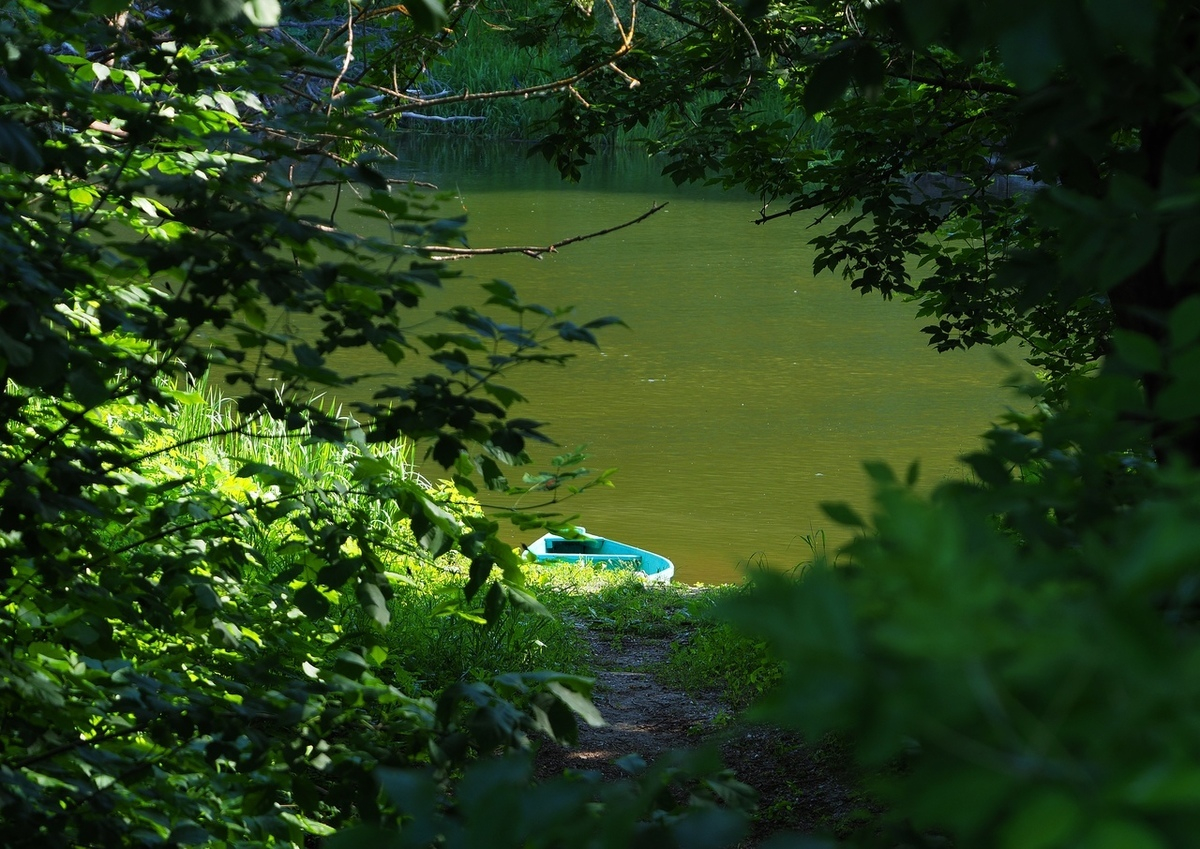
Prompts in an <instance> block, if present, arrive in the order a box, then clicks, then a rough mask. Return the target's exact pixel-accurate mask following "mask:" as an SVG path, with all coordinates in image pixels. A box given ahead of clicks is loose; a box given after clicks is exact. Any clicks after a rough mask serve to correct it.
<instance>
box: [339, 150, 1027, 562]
mask: <svg viewBox="0 0 1200 849" xmlns="http://www.w3.org/2000/svg"><path fill="white" fill-rule="evenodd" d="M399 156H400V158H401V162H402V165H401V167H400V173H402V174H409V173H411V174H413V175H414V176H416V177H417V178H419V179H424V180H430V181H432V182H435V183H437V184H438V185H439V186H441V187H442V188H444V189H450V190H453V191H454V192H455V193H456V200H455V201H454V202H453V203H452V204H450V205H449V207H448V208H447V209H446V210H445V212H446V213H447V214H456V213H457V210H456V209H454V208H450V207H453V206H454V205H455V204H457V205H459V206H461V207H462V209H463V210H465V212H466V213H467V215H468V216H469V223H468V233H469V236H470V240H471V244H472V246H475V247H484V246H495V245H504V244H547V243H549V242H553V241H557V240H560V239H563V238H566V237H569V236H575V235H579V234H582V233H588V232H592V231H595V230H599V229H602V228H605V227H610V226H612V225H614V224H617V223H620V222H622V221H626V220H629V219H631V218H634V217H636V216H637V215H640V214H641V213H643V212H645V211H646V210H647V209H649V208H650V206H651V205H652V204H653V203H656V202H663V201H666V202H668V203H669V206H668V207H667V209H665V210H664V211H662V212H660V213H658V214H656V215H654V216H652V217H651V218H649V219H648V220H646V221H645V222H643V223H641V224H638V225H636V226H634V227H631V228H628V229H625V230H621V231H620V232H618V233H614V234H612V235H609V236H606V237H604V238H601V239H597V240H593V241H587V242H583V243H579V244H575V245H572V246H570V247H568V248H565V249H564V250H563V251H561V252H560V253H556V254H553V255H550V256H547V257H546V258H545V259H543V260H540V261H533V260H531V259H529V258H527V257H523V256H515V257H514V256H510V257H499V258H476V259H472V260H469V261H466V262H463V263H462V264H460V265H459V269H460V270H461V271H463V272H464V276H463V278H462V279H460V280H458V281H455V282H453V283H452V285H451V289H452V291H450V292H448V293H447V295H446V296H447V297H448V298H451V299H453V300H454V301H455V302H459V301H462V300H463V299H464V298H471V299H472V300H475V301H476V302H477V301H478V300H481V298H479V297H478V296H477V295H476V292H477V291H478V290H477V286H478V283H480V282H484V281H486V280H489V279H492V278H494V277H500V278H503V279H506V280H509V281H511V282H513V283H514V284H515V285H516V286H517V287H518V290H519V292H520V293H521V296H522V298H523V300H526V301H534V302H538V303H546V304H554V305H558V304H574V305H576V307H577V310H578V313H579V315H580V316H581V317H584V318H590V317H596V316H601V315H609V314H615V315H619V316H621V317H622V318H623V319H624V320H625V321H626V322H627V323H628V324H629V326H630V329H628V330H626V329H624V328H620V327H617V328H610V329H607V330H605V331H604V332H603V335H602V337H601V343H602V350H601V351H595V350H592V349H584V348H582V347H577V348H576V349H575V350H576V352H577V353H578V354H579V356H578V357H577V359H576V360H574V361H573V362H572V363H571V364H570V365H569V366H568V367H567V368H565V369H553V368H531V369H529V370H528V371H527V372H526V373H524V374H522V375H520V376H519V377H517V378H515V379H514V381H512V382H513V384H514V385H515V386H516V388H518V389H520V390H521V391H522V392H523V393H524V394H525V395H526V396H527V397H528V398H529V399H530V400H531V402H532V406H531V407H530V408H529V410H528V411H527V412H526V411H521V412H520V413H519V415H526V416H530V417H533V418H537V419H539V420H542V421H546V422H549V423H550V425H549V427H548V432H549V433H550V435H551V436H553V437H554V438H555V439H557V440H558V441H559V442H560V443H561V444H562V445H565V446H568V447H573V446H575V445H578V444H583V443H586V444H587V445H588V446H589V452H590V453H591V454H592V455H593V460H594V465H596V466H597V467H600V468H606V467H612V466H616V467H618V468H619V469H620V472H619V474H618V475H617V477H616V483H617V486H616V488H615V489H602V490H593V491H592V492H589V493H588V494H587V495H585V496H584V497H582V498H581V499H577V500H576V501H573V502H568V503H567V504H565V505H563V508H564V510H567V511H568V512H580V513H582V514H583V515H582V519H581V522H582V523H583V524H585V525H586V526H587V527H588V528H589V530H592V531H594V532H597V533H601V534H604V535H607V536H612V537H613V538H616V539H620V540H622V541H626V542H630V543H633V544H635V545H639V546H641V547H644V548H649V549H651V550H653V551H657V552H659V553H661V554H664V555H666V556H667V557H670V558H671V559H672V560H674V561H675V564H676V569H677V577H678V579H679V580H682V581H686V582H698V581H703V582H718V581H729V580H736V579H737V578H738V576H739V574H740V572H739V568H740V566H739V565H740V564H745V563H746V562H747V561H749V560H751V559H761V560H762V561H765V562H766V563H768V564H769V565H770V566H772V567H777V568H787V567H791V566H793V565H795V564H797V563H799V562H801V561H803V560H804V559H805V558H806V557H807V556H808V554H809V552H808V549H807V547H806V545H805V543H804V541H803V537H804V536H805V535H809V534H812V533H813V532H815V531H818V530H825V531H826V532H827V533H828V534H829V537H830V540H831V543H833V542H840V541H844V540H845V539H846V535H845V533H844V532H842V531H840V530H839V529H837V528H835V527H834V526H833V524H832V522H830V521H829V520H828V519H826V518H825V517H824V515H823V513H822V512H821V511H820V509H819V507H818V504H819V503H820V502H822V501H841V500H844V501H849V502H850V503H852V504H854V505H856V506H857V507H859V508H860V509H863V510H866V509H868V508H869V487H868V485H867V482H866V479H865V475H864V473H863V471H862V467H861V462H862V461H863V460H868V459H883V460H886V461H888V462H890V463H892V464H893V465H894V466H897V467H899V468H904V467H907V465H908V464H909V463H910V462H912V461H913V460H919V461H920V464H921V469H922V480H923V481H924V482H925V483H926V484H932V483H936V482H937V481H939V480H942V479H944V478H946V477H955V476H961V475H963V474H964V472H963V471H962V470H961V468H960V467H959V466H958V465H956V464H955V462H954V458H955V457H956V456H958V455H960V454H962V453H963V452H964V451H968V450H970V449H972V448H974V447H975V446H976V445H977V440H978V435H979V434H980V433H982V432H983V431H984V430H985V429H986V427H987V425H988V423H989V422H990V421H991V420H992V419H993V418H994V417H995V416H996V415H997V414H998V413H999V412H1000V411H1002V410H1003V408H1004V406H1005V404H1006V403H1007V402H1009V401H1010V400H1011V399H1010V396H1009V395H1008V394H1007V393H1006V391H1005V390H1003V389H1001V388H1000V383H1001V381H1002V380H1003V378H1004V377H1005V375H1006V374H1007V368H1006V367H1003V366H1001V365H1000V364H998V363H996V362H995V361H993V359H992V358H991V356H990V355H989V354H988V353H987V352H968V354H966V355H963V354H961V353H960V354H953V355H951V354H946V355H938V354H937V353H935V352H934V351H932V350H931V349H929V348H928V347H927V346H926V344H925V340H924V337H923V336H922V335H921V334H920V333H919V332H918V329H919V327H920V326H921V322H920V321H919V320H917V319H915V318H914V313H915V309H914V307H913V306H912V305H911V304H905V303H901V302H891V303H889V302H884V301H882V300H881V299H879V298H877V297H875V296H868V297H861V296H859V295H857V294H855V293H853V292H851V291H850V290H849V287H848V286H847V285H846V284H845V283H844V282H842V281H840V280H839V279H835V278H834V277H833V276H832V275H823V276H822V277H821V278H814V277H813V274H812V271H811V269H812V250H811V248H810V247H809V245H808V244H807V239H808V238H809V237H810V236H811V234H812V231H811V230H810V229H807V228H806V226H805V224H806V222H804V221H800V220H781V221H777V222H774V223H772V224H770V225H767V226H756V225H755V224H753V223H752V221H753V218H754V215H755V212H756V211H757V204H756V203H755V201H754V199H753V198H751V197H747V196H745V195H742V194H733V193H721V192H719V191H716V190H711V189H698V188H684V189H679V188H676V187H674V186H673V185H672V184H671V182H670V181H669V180H665V179H663V178H662V177H660V176H658V175H657V169H656V168H655V166H654V165H653V163H650V162H648V161H647V160H645V159H644V158H641V157H637V156H627V157H612V158H606V159H603V160H602V161H600V162H598V163H596V165H595V166H594V167H593V168H592V169H591V170H588V171H585V174H584V180H583V182H582V183H581V184H579V185H568V184H564V183H562V182H560V181H559V180H558V178H557V176H556V175H555V174H554V173H553V169H552V168H550V167H549V166H548V165H546V163H544V162H543V161H541V160H540V159H537V160H529V159H526V158H525V156H524V150H522V149H521V148H513V147H507V146H491V147H484V148H477V149H475V150H470V149H465V148H462V147H450V146H447V145H445V144H444V143H443V144H439V145H438V146H437V147H436V148H432V149H424V148H422V149H418V150H400V151H399ZM378 367H379V364H378V363H377V362H372V363H371V364H369V365H368V364H363V365H362V367H361V368H362V370H363V371H368V370H377V369H378ZM550 453H553V452H546V455H545V456H549V455H550ZM542 459H543V460H544V459H545V457H543V458H542ZM425 471H426V473H427V474H434V475H435V474H436V472H437V469H436V467H434V468H427V469H426V470H425ZM512 541H513V542H514V544H515V543H516V542H519V541H523V540H522V538H521V536H520V535H519V534H517V533H516V532H514V533H513V535H512Z"/></svg>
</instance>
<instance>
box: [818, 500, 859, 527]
mask: <svg viewBox="0 0 1200 849" xmlns="http://www.w3.org/2000/svg"><path fill="white" fill-rule="evenodd" d="M820 507H821V510H822V511H823V512H824V513H825V515H826V516H828V517H829V518H830V519H833V521H835V522H837V523H838V524H839V525H849V526H850V527H855V528H865V527H866V526H867V523H866V522H864V521H863V519H862V517H861V516H859V515H858V513H856V512H855V510H854V508H853V507H851V506H850V505H849V504H846V503H845V502H842V501H822V502H821V504H820Z"/></svg>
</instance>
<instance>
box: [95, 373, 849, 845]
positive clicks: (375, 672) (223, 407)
mask: <svg viewBox="0 0 1200 849" xmlns="http://www.w3.org/2000/svg"><path fill="white" fill-rule="evenodd" d="M172 395H173V397H174V398H175V400H176V401H177V403H179V405H180V406H179V408H178V410H177V411H176V412H175V413H174V414H173V415H171V416H169V417H168V416H167V415H166V412H165V411H161V410H159V411H155V410H152V409H151V410H146V409H141V410H137V411H134V410H117V409H111V410H108V411H107V415H109V416H111V417H112V420H113V421H114V422H116V421H118V420H119V421H121V422H123V426H124V427H125V428H126V429H127V430H128V432H130V433H139V434H140V435H141V439H142V443H143V447H144V449H145V455H146V457H147V458H148V459H147V460H146V461H145V463H144V464H143V468H142V469H141V474H142V475H143V476H144V477H145V478H146V479H148V480H152V481H154V482H155V485H156V486H170V487H183V488H187V489H190V490H193V491H194V492H195V493H196V497H197V499H199V498H200V497H201V494H202V493H206V492H212V493H220V494H221V495H222V496H223V497H225V498H226V499H227V500H228V502H229V503H233V504H236V505H240V511H239V510H234V511H231V512H228V514H227V515H225V516H224V517H222V518H214V519H213V520H212V521H213V526H212V533H211V534H209V535H208V536H209V537H210V538H211V539H212V540H214V541H215V540H218V539H221V538H223V537H226V536H229V537H235V538H237V539H240V540H241V542H242V543H243V544H244V545H245V546H246V548H247V551H252V552H255V555H254V556H253V557H251V558H248V559H247V565H246V568H245V570H244V571H243V574H242V581H243V585H242V586H241V587H240V588H238V589H237V590H236V592H235V591H234V590H233V589H232V588H231V589H230V597H231V598H235V597H241V598H242V599H246V600H248V601H250V602H252V603H254V604H259V605H262V606H263V609H264V615H263V616H262V623H261V626H256V627H258V628H260V629H261V631H262V632H263V633H264V634H265V633H267V632H268V631H269V630H270V629H272V628H278V627H279V622H280V620H279V617H278V616H277V615H275V614H273V613H271V612H270V610H269V608H270V607H271V606H272V605H275V604H276V603H277V602H279V601H283V600H284V598H286V590H285V595H284V596H282V597H281V596H279V595H278V593H279V590H280V587H281V586H283V587H286V586H288V583H287V576H288V575H289V574H294V573H295V570H296V569H297V564H298V563H303V560H304V555H305V552H303V551H299V550H297V547H296V545H295V538H296V536H297V535H296V534H294V533H293V532H294V530H295V526H296V524H297V523H300V522H303V521H304V518H303V514H300V515H298V516H295V517H293V518H291V519H288V520H286V521H275V522H270V523H262V522H259V521H256V511H258V510H260V509H262V508H263V506H264V505H269V504H273V503H277V502H278V501H279V500H280V499H286V498H288V497H294V496H295V495H296V493H297V492H299V491H300V490H302V489H303V490H307V491H311V492H323V493H326V494H327V495H326V496H325V497H327V498H328V499H330V500H331V501H336V502H337V507H336V510H335V512H334V515H340V516H342V517H343V519H344V521H346V522H347V523H353V522H369V523H372V524H373V525H374V526H375V527H376V528H377V529H385V530H386V537H387V539H388V540H389V545H388V546H387V547H380V548H379V550H378V551H376V552H375V554H376V556H378V557H380V558H381V559H382V561H383V562H384V563H385V564H386V573H387V576H388V579H389V582H390V584H391V593H390V596H391V597H390V598H389V600H388V602H387V608H388V617H387V621H386V624H385V625H384V626H383V627H380V620H379V619H378V617H376V616H373V615H371V614H370V612H369V611H368V610H366V609H364V606H363V605H362V603H361V599H359V598H355V597H354V596H352V595H342V594H339V593H337V592H329V593H326V594H325V595H324V596H323V597H324V599H325V602H327V604H328V606H329V612H328V615H327V616H326V619H325V623H324V625H322V626H320V627H313V628H308V627H306V626H305V625H304V621H303V620H302V619H297V618H292V619H291V622H292V623H293V624H292V625H290V626H289V627H290V628H291V629H292V630H293V631H294V635H295V636H296V637H297V639H296V641H295V642H294V643H293V648H292V652H293V653H295V652H296V651H297V650H299V651H300V652H301V654H300V656H299V657H293V658H286V657H281V658H280V661H279V662H292V661H300V660H303V662H304V663H305V664H308V665H309V666H310V667H311V668H313V669H319V668H324V667H331V668H334V669H337V668H339V664H342V665H343V666H344V664H345V663H346V657H347V651H348V650H349V651H350V652H351V654H352V656H354V657H358V658H361V662H362V663H363V664H365V665H366V666H367V667H369V672H368V673H367V675H368V676H369V678H370V680H374V681H377V682H378V683H379V684H382V685H386V686H388V687H391V688H395V690H396V691H397V692H399V693H402V694H403V696H404V698H405V699H406V700H411V701H410V702H406V703H407V704H412V705H425V706H426V709H429V710H432V708H433V705H434V704H435V703H437V702H438V701H439V699H440V698H441V694H443V693H445V692H446V691H447V690H448V688H453V687H455V686H456V685H459V684H460V683H463V682H486V681H497V680H501V679H503V677H504V676H505V675H507V674H510V673H538V674H540V671H541V670H554V671H555V672H557V673H564V674H569V675H582V676H592V675H594V674H595V672H596V668H595V666H594V663H595V658H594V656H593V655H592V654H591V648H590V643H589V639H588V638H589V637H590V638H591V642H593V643H594V641H595V640H596V639H599V640H601V641H606V640H607V641H614V642H615V643H620V642H622V641H635V642H636V641H656V642H659V643H665V644H666V645H667V646H668V649H667V651H666V653H665V659H664V660H663V661H662V662H661V664H658V665H655V666H654V667H653V668H649V669H646V670H642V671H645V672H649V673H651V674H652V675H653V676H654V677H655V679H656V681H657V682H658V686H661V687H664V688H670V689H674V690H682V691H685V692H689V693H694V694H701V693H703V694H704V695H705V696H707V697H714V698H717V699H719V700H721V701H722V702H724V703H725V704H726V705H728V710H727V711H725V712H722V713H721V714H719V715H718V716H717V718H716V719H715V720H714V721H713V722H712V723H711V726H710V727H709V728H708V729H707V730H708V731H709V732H711V733H713V734H716V735H717V736H718V737H721V735H724V739H725V740H726V744H725V746H726V748H725V752H726V756H727V757H728V758H729V759H730V764H731V767H733V768H734V769H735V771H736V773H737V775H738V777H739V778H740V779H742V780H745V781H748V782H749V783H751V784H752V785H754V786H755V787H756V788H758V789H759V790H760V792H761V800H760V806H759V812H758V814H757V821H756V822H757V825H756V831H757V832H761V833H767V832H769V831H771V830H774V829H776V828H778V827H781V826H788V825H795V824H797V823H798V822H799V820H798V817H800V816H801V815H802V814H804V815H807V813H806V812H810V811H812V810H813V809H814V808H813V804H812V801H811V799H802V798H801V797H803V796H805V794H809V795H811V792H812V791H811V789H806V788H807V783H806V782H811V781H812V780H814V779H812V778H811V776H812V775H817V776H818V777H819V778H820V780H821V781H822V782H824V783H825V784H828V783H829V780H828V775H829V774H833V773H836V772H837V771H838V770H842V769H843V767H842V764H843V760H844V759H843V758H841V756H840V755H839V754H838V749H837V747H836V746H834V745H832V744H828V743H826V744H824V745H821V746H818V747H816V748H815V749H814V748H812V747H809V746H805V745H804V744H803V743H802V742H801V741H799V740H798V739H795V738H793V737H790V736H784V735H777V734H774V733H770V734H767V733H766V732H762V731H754V730H747V729H751V726H746V725H743V724H742V719H741V714H742V712H743V710H744V709H745V708H746V707H747V706H749V705H750V704H751V703H752V702H754V701H755V700H756V699H758V698H760V697H762V696H763V695H764V694H766V693H768V692H769V691H770V689H771V688H772V686H773V685H774V684H775V683H776V682H777V681H778V680H779V678H780V674H781V668H780V665H779V663H778V662H777V661H776V660H775V659H774V658H772V657H771V655H770V653H769V652H768V651H767V648H766V646H765V644H763V643H762V642H760V641H757V640H753V639H750V638H748V637H746V636H745V635H743V634H741V633H739V632H738V631H736V630H735V629H734V628H732V627H731V626H730V625H729V624H728V623H726V622H724V621H723V620H722V619H721V617H720V616H719V612H718V611H719V608H720V605H721V604H722V602H724V601H727V600H729V599H731V598H734V597H736V596H737V595H738V594H740V593H742V592H744V589H743V588H741V587H738V586H731V585H726V586H717V587H690V586H686V585H680V584H674V585H665V586H664V585H648V584H646V583H645V582H644V581H643V580H642V579H640V578H639V577H637V576H636V575H635V574H634V573H632V572H628V571H621V570H602V569H597V568H595V567H593V566H590V565H576V566H570V565H553V566H542V565H540V564H537V563H529V564H527V565H526V567H525V575H524V590H525V591H526V592H527V593H529V594H530V595H531V596H532V597H534V598H536V602H532V603H526V604H509V605H506V606H502V607H501V608H499V609H496V608H494V607H492V605H491V603H490V602H489V600H488V597H487V595H486V594H484V593H480V594H479V595H477V596H476V597H475V598H473V599H467V598H466V596H465V594H464V591H463V587H464V584H465V582H466V574H465V563H464V562H463V561H462V560H461V559H459V558H457V557H455V556H453V555H449V556H443V557H438V558H433V557H430V556H428V555H427V554H425V553H424V552H423V550H422V548H421V547H420V546H419V545H418V544H417V542H416V540H414V539H413V536H412V533H411V530H410V528H409V527H408V524H407V521H406V520H403V519H400V518H399V517H398V515H397V513H396V511H395V510H394V509H393V507H392V506H391V505H389V504H388V503H387V502H384V501H379V500H373V499H371V498H370V497H368V496H367V495H363V494H360V493H358V491H357V488H356V481H355V479H354V476H353V475H352V474H350V473H349V471H348V470H350V469H352V468H353V467H354V460H355V458H360V457H361V456H362V454H363V452H370V453H371V455H372V456H373V457H374V459H375V460H376V461H377V462H379V463H382V464H387V465H389V466H391V467H393V468H394V469H395V470H396V472H397V474H399V475H402V476H404V477H405V478H407V479H409V480H411V481H413V482H414V485H418V486H421V487H422V488H424V489H426V490H428V491H430V492H433V493H439V495H438V497H439V498H440V499H441V503H443V504H444V505H445V507H446V509H447V510H453V511H460V512H472V511H477V510H478V508H477V507H476V506H475V505H474V504H473V503H472V502H470V501H469V500H465V499H463V498H461V497H460V496H458V495H457V494H456V493H454V491H453V490H452V489H450V488H449V487H440V486H439V485H437V484H434V483H431V482H429V481H425V480H423V479H421V478H420V476H419V475H418V473H417V470H416V468H415V466H414V452H413V446H412V445H411V444H408V443H404V442H397V443H394V444H384V445H372V446H367V445H365V444H362V443H361V442H359V441H356V439H355V438H354V429H353V423H352V422H350V421H349V420H343V421H344V422H345V423H346V426H347V431H348V433H349V434H350V439H348V440H347V442H346V443H345V444H344V445H336V444H331V443H328V442H322V441H319V440H314V439H312V438H311V435H310V434H308V433H307V432H306V431H305V430H303V429H301V430H299V431H295V430H293V431H289V430H287V429H286V428H284V427H283V426H282V425H281V424H279V423H276V422H272V421H270V420H267V419H257V420H244V419H242V418H241V417H240V416H239V415H238V414H237V412H236V405H235V404H234V402H233V401H231V400H230V399H226V398H222V397H220V396H218V395H216V394H214V393H212V392H210V391H209V390H208V389H207V388H206V387H204V386H202V385H201V386H193V387H189V388H187V389H185V390H180V391H174V392H172ZM330 412H331V413H332V414H334V415H335V416H336V414H337V411H336V410H331V411H330ZM135 415H136V417H137V421H136V422H135V420H134V416H135ZM268 466H269V467H271V468H272V469H274V470H275V475H276V478H275V479H276V480H277V484H275V485H274V486H263V485H262V483H261V479H262V475H261V473H260V474H257V475H251V474H249V472H248V470H259V472H261V469H263V468H266V467H268ZM289 480H290V481H292V482H291V483H289V482H288V481H289ZM297 482H303V483H297ZM353 545H354V543H353V542H352V541H348V542H347V543H346V546H347V547H348V548H353ZM349 553H352V554H353V553H356V552H354V551H349ZM296 604H297V605H298V606H299V607H300V608H304V607H305V603H304V602H301V601H299V600H297V601H296ZM245 630H246V631H248V630H249V629H245ZM506 695H507V696H508V697H512V698H516V699H517V701H520V700H521V698H523V696H521V694H520V693H519V692H518V693H515V694H506ZM738 729H742V730H740V731H739V730H738ZM677 731H678V729H676V732H677ZM814 752H815V754H814ZM814 758H816V759H817V760H818V761H820V762H821V764H822V765H821V766H819V767H816V768H815V769H816V772H813V769H814V768H812V767H809V768H808V770H809V771H808V772H807V773H804V774H803V775H801V774H799V773H796V768H797V764H812V763H813V762H814ZM768 763H769V764H770V766H769V768H768V767H766V766H764V765H765V764H768ZM804 775H808V776H810V778H805V777H804ZM823 786H824V785H823ZM839 798H840V797H839ZM839 804H841V802H839ZM818 809H819V810H829V811H834V812H835V813H833V814H829V813H826V814H823V815H824V816H827V817H831V818H837V817H841V816H843V815H844V814H843V813H840V809H839V808H837V807H836V806H832V805H826V806H825V808H820V807H819V806H818Z"/></svg>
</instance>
